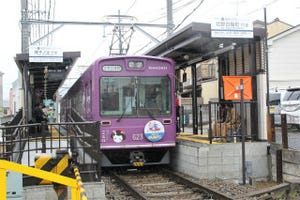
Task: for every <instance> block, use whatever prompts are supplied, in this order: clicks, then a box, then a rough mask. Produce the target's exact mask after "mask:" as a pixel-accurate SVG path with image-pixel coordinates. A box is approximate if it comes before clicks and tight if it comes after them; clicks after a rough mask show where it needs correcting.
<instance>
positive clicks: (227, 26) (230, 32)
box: [211, 17, 253, 38]
mask: <svg viewBox="0 0 300 200" xmlns="http://www.w3.org/2000/svg"><path fill="white" fill-rule="evenodd" d="M211 37H212V38H213V37H214V38H253V23H252V21H251V20H249V19H245V18H240V17H220V18H214V19H213V20H212V22H211Z"/></svg>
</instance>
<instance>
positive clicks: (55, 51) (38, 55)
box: [29, 46, 63, 63]
mask: <svg viewBox="0 0 300 200" xmlns="http://www.w3.org/2000/svg"><path fill="white" fill-rule="evenodd" d="M29 62H59V63H62V62H63V51H62V49H60V48H57V47H49V46H30V47H29Z"/></svg>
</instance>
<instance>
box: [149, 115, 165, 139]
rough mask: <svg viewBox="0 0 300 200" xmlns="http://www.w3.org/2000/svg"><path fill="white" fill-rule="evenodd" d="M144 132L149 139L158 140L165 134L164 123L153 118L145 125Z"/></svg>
mask: <svg viewBox="0 0 300 200" xmlns="http://www.w3.org/2000/svg"><path fill="white" fill-rule="evenodd" d="M144 134H145V136H146V138H147V139H148V140H149V141H151V142H158V141H160V140H161V139H162V138H163V137H164V135H165V128H164V125H163V124H162V123H161V122H160V121H157V120H151V121H149V122H148V123H147V124H146V125H145V128H144Z"/></svg>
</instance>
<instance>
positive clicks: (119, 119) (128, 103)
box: [117, 101, 131, 122]
mask: <svg viewBox="0 0 300 200" xmlns="http://www.w3.org/2000/svg"><path fill="white" fill-rule="evenodd" d="M130 104H131V103H130V101H128V102H127V105H126V107H125V109H124V110H123V112H122V114H121V115H120V117H119V118H118V119H117V122H120V121H121V119H122V118H123V117H124V115H125V112H126V110H127V109H128V107H129V105H130Z"/></svg>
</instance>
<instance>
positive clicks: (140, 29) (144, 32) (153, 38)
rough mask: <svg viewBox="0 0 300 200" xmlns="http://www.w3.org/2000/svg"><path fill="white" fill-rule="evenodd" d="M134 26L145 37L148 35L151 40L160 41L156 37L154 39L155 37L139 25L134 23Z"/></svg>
mask: <svg viewBox="0 0 300 200" xmlns="http://www.w3.org/2000/svg"><path fill="white" fill-rule="evenodd" d="M134 27H135V28H136V29H138V30H139V31H141V32H142V33H143V34H145V35H146V36H147V37H149V38H150V39H151V40H152V41H153V42H155V43H157V44H158V43H159V42H160V41H159V40H158V39H156V38H155V37H153V36H152V35H150V34H149V33H147V32H146V31H144V30H143V29H142V28H141V27H139V26H137V25H136V24H135V25H134Z"/></svg>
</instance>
